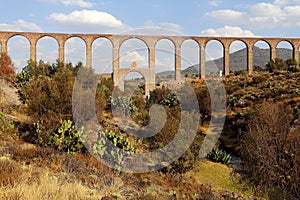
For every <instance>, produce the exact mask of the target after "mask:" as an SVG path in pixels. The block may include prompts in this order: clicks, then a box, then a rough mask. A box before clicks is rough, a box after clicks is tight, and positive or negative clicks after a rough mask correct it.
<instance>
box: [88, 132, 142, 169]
mask: <svg viewBox="0 0 300 200" xmlns="http://www.w3.org/2000/svg"><path fill="white" fill-rule="evenodd" d="M109 141H110V142H112V144H113V146H114V147H118V148H116V151H112V149H109V148H108V147H109V146H108V145H107V142H109ZM121 149H122V150H125V151H129V152H134V153H137V152H138V149H137V148H135V146H134V143H132V142H130V141H129V139H128V138H126V137H124V136H123V135H118V134H116V133H115V132H114V131H112V130H105V131H104V132H99V133H98V138H97V141H96V142H95V143H94V145H93V153H94V154H96V155H98V156H100V158H101V159H105V160H107V159H108V160H110V161H111V162H112V163H113V164H115V165H117V166H121V165H122V163H123V156H122V153H121Z"/></svg>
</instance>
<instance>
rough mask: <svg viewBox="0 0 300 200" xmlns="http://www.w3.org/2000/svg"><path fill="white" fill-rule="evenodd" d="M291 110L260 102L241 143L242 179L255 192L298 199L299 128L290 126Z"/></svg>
mask: <svg viewBox="0 0 300 200" xmlns="http://www.w3.org/2000/svg"><path fill="white" fill-rule="evenodd" d="M292 120H293V115H292V110H291V108H290V107H289V106H288V105H284V104H282V103H270V102H263V104H262V106H261V108H260V110H259V112H257V114H255V115H254V116H253V118H252V120H251V121H250V123H249V125H248V129H249V130H248V132H246V133H244V134H243V136H242V140H241V145H242V146H241V156H242V160H243V165H241V170H242V172H243V176H244V177H245V178H246V180H248V181H249V182H250V183H251V184H252V185H253V186H255V188H256V189H257V190H262V191H266V192H269V194H271V193H274V192H275V193H276V192H279V193H282V191H286V192H287V193H289V194H290V195H293V196H294V197H296V198H299V197H300V188H299V182H300V177H299V172H300V135H299V132H300V128H299V127H293V128H291V127H290V124H291V121H292Z"/></svg>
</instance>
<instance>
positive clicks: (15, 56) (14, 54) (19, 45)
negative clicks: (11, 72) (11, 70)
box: [7, 34, 31, 72]
mask: <svg viewBox="0 0 300 200" xmlns="http://www.w3.org/2000/svg"><path fill="white" fill-rule="evenodd" d="M18 38H19V39H18ZM16 40H18V41H16ZM30 45H31V41H30V40H29V39H28V37H26V36H25V35H23V34H13V35H12V36H11V37H9V38H8V40H7V54H8V55H9V56H10V57H11V59H12V61H13V63H14V67H15V69H16V71H17V72H18V71H21V70H22V69H23V68H24V67H25V66H26V65H27V61H28V60H29V59H30Z"/></svg>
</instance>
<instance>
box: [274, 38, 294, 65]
mask: <svg viewBox="0 0 300 200" xmlns="http://www.w3.org/2000/svg"><path fill="white" fill-rule="evenodd" d="M293 51H294V45H293V43H292V42H290V41H288V40H280V41H278V42H277V44H276V58H281V59H283V60H287V59H289V58H293Z"/></svg>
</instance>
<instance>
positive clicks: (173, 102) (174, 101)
mask: <svg viewBox="0 0 300 200" xmlns="http://www.w3.org/2000/svg"><path fill="white" fill-rule="evenodd" d="M159 104H160V105H165V106H168V107H170V108H172V107H175V106H178V105H179V100H178V98H177V96H176V94H175V93H174V92H170V93H169V94H168V95H167V97H166V98H164V99H163V100H161V101H160V102H159Z"/></svg>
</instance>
